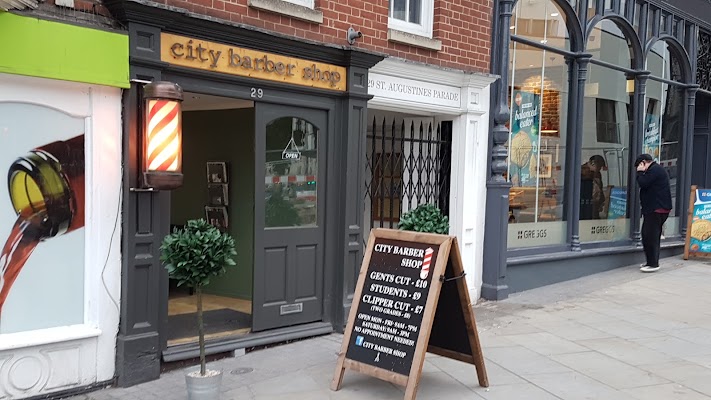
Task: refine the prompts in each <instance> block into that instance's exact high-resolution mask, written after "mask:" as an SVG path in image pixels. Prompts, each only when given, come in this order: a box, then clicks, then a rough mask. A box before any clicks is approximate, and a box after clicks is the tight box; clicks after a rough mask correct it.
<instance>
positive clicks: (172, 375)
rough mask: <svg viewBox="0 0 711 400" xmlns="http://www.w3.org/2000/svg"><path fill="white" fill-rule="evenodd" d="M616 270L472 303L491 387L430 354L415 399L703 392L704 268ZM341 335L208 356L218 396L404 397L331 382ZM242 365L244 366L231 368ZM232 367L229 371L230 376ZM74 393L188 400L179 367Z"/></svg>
mask: <svg viewBox="0 0 711 400" xmlns="http://www.w3.org/2000/svg"><path fill="white" fill-rule="evenodd" d="M661 266H662V268H661V270H660V271H659V272H657V273H654V274H642V273H640V272H639V269H638V266H636V265H634V266H629V267H624V268H618V269H614V270H611V271H607V272H603V273H599V274H595V275H592V276H588V277H583V278H580V279H576V280H572V281H568V282H562V283H558V284H555V285H550V286H547V287H544V288H538V289H533V290H529V291H526V292H522V293H515V294H512V295H511V296H510V297H509V298H508V299H506V300H504V301H499V302H487V301H481V302H479V304H477V305H475V306H474V311H475V314H476V316H477V326H478V329H479V334H480V338H481V342H482V347H483V353H484V357H485V359H486V367H487V372H488V377H489V382H490V384H491V386H490V387H488V388H482V387H480V386H479V385H478V380H477V375H476V369H475V368H474V367H473V366H472V365H469V364H464V363H461V362H458V361H454V360H450V359H447V358H443V357H440V356H435V355H431V354H428V355H427V357H426V359H425V365H424V368H423V373H422V378H421V381H420V386H419V390H418V397H417V398H418V400H439V399H472V400H587V399H591V400H617V399H619V400H656V399H659V400H676V399H685V400H700V399H706V400H711V306H709V305H710V304H711V294H710V293H711V290H709V288H711V265H710V264H707V263H705V262H703V261H700V260H692V261H683V260H681V258H679V257H674V258H668V259H665V260H663V261H662V263H661ZM342 338H343V336H342V335H339V334H332V335H327V336H322V337H317V338H311V339H308V340H303V341H298V342H295V343H290V344H285V345H280V346H275V347H271V348H268V349H264V350H258V351H254V352H250V353H247V354H245V355H241V356H238V357H234V358H226V359H222V360H219V361H215V362H213V363H211V364H210V368H217V369H221V370H223V372H224V376H223V386H222V400H278V399H285V400H287V399H288V400H301V399H304V400H307V399H308V400H322V399H323V400H354V399H368V400H371V399H383V400H387V399H402V398H403V397H404V389H403V388H401V387H398V386H396V385H393V384H390V383H388V382H383V381H380V380H377V379H374V378H370V377H368V376H364V375H360V374H357V373H355V372H352V371H346V373H345V378H344V381H343V384H342V388H341V390H339V391H337V392H333V391H331V390H330V389H329V386H330V382H331V378H332V377H333V373H334V369H335V364H336V358H337V356H336V355H337V352H338V351H339V350H340V344H341V340H342ZM244 368H247V370H246V371H248V372H246V373H237V372H240V371H244V370H240V369H244ZM233 372H235V373H233ZM70 399H71V400H185V399H187V395H186V393H185V381H184V371H182V370H177V371H171V372H168V373H164V374H163V375H162V376H161V378H160V379H158V380H155V381H152V382H148V383H145V384H141V385H137V386H134V387H131V388H108V389H104V390H101V391H96V392H91V393H86V394H82V395H78V396H74V397H71V398H70Z"/></svg>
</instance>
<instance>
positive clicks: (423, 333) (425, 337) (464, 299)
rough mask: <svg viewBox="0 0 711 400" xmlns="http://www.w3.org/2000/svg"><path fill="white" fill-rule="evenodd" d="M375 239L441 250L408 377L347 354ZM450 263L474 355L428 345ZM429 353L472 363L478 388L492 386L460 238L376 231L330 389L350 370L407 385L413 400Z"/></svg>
mask: <svg viewBox="0 0 711 400" xmlns="http://www.w3.org/2000/svg"><path fill="white" fill-rule="evenodd" d="M376 239H391V240H401V241H407V242H415V243H418V244H430V245H433V246H438V247H439V251H438V252H437V257H436V260H435V265H434V266H433V268H432V270H433V271H432V280H431V283H430V286H429V292H428V293H429V294H428V298H427V302H426V305H425V308H424V311H423V316H422V322H421V325H420V328H419V329H420V330H419V336H418V338H417V342H416V344H415V350H414V353H413V359H412V366H411V367H410V372H409V374H408V375H402V374H400V373H397V372H393V371H389V370H386V369H382V368H378V367H375V366H372V365H369V364H366V363H362V362H359V361H355V360H351V359H349V358H346V353H347V351H348V346H349V344H350V343H351V338H352V334H353V327H354V324H355V320H356V315H357V313H358V306H359V304H360V301H361V299H362V295H363V286H364V283H365V280H366V276H367V274H368V270H369V267H370V262H371V257H372V253H373V249H374V245H375V241H376ZM448 263H449V265H451V267H452V270H451V271H450V273H452V275H453V278H449V279H448V280H454V279H456V287H457V291H458V293H459V302H460V305H461V307H462V309H461V311H462V313H463V317H464V318H463V319H464V323H465V326H466V331H467V332H466V333H467V337H468V340H469V343H468V344H469V347H470V348H471V354H464V353H460V352H457V351H453V350H447V349H443V348H440V347H436V346H431V345H429V342H430V333H431V332H432V328H433V322H434V317H435V312H436V310H437V304H438V301H439V298H440V292H441V289H442V284H443V282H445V273H446V272H447V271H446V269H447V266H448ZM426 352H430V353H433V354H437V355H440V356H443V357H447V358H451V359H455V360H458V361H463V362H467V363H470V364H473V365H474V366H476V371H477V377H478V380H479V385H480V386H483V387H488V386H489V381H488V377H487V374H486V368H485V365H484V357H483V354H482V351H481V343H480V340H479V334H478V332H477V329H476V321H475V318H474V310H473V309H472V306H471V299H470V297H469V290H468V288H467V283H466V280H465V279H464V267H463V264H462V259H461V254H460V252H459V245H458V243H457V239H456V238H455V237H453V236H446V235H437V234H430V233H421V232H409V231H399V230H391V229H380V228H378V229H373V230H372V231H371V233H370V238H369V239H368V246H367V248H366V252H365V256H364V257H363V263H362V265H361V269H360V274H359V276H358V283H357V286H356V291H355V295H354V301H353V304H352V305H351V310H350V315H349V317H348V323H347V325H346V330H345V333H344V337H343V343H342V345H341V351H340V353H339V356H338V361H337V364H336V371H335V374H334V377H333V380H332V382H331V390H334V391H337V390H339V389H340V387H341V383H342V381H343V376H344V373H345V370H346V369H350V370H353V371H356V372H360V373H362V374H365V375H369V376H372V377H374V378H377V379H380V380H384V381H387V382H391V383H394V384H396V385H400V386H404V387H405V400H414V399H415V398H416V396H417V389H418V387H419V383H420V376H421V374H422V368H423V366H424V361H425V354H426Z"/></svg>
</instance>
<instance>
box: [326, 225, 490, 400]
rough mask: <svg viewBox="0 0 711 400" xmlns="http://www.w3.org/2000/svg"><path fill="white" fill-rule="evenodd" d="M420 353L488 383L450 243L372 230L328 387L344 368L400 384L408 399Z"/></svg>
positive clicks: (412, 393) (421, 235)
mask: <svg viewBox="0 0 711 400" xmlns="http://www.w3.org/2000/svg"><path fill="white" fill-rule="evenodd" d="M426 352H430V353H434V354H438V355H440V356H443V357H448V358H452V359H455V360H459V361H463V362H467V363H470V364H473V365H475V366H476V372H477V376H478V378H479V385H480V386H483V387H488V386H489V382H488V378H487V376H486V369H485V367H484V356H483V355H482V352H481V344H480V342H479V335H478V333H477V329H476V322H475V319H474V312H473V310H472V307H471V301H470V298H469V291H468V289H467V284H466V280H465V279H464V267H463V265H462V258H461V255H460V253H459V246H458V244H457V239H456V238H455V237H452V236H446V235H435V234H430V233H420V232H408V231H398V230H391V229H374V230H373V231H371V234H370V239H369V240H368V247H367V249H366V252H365V257H364V258H363V265H362V266H361V269H360V275H359V277H358V284H357V286H356V291H355V297H354V301H353V305H352V306H351V312H350V316H349V318H348V323H347V325H346V331H345V334H344V336H343V344H342V346H341V352H340V353H339V357H338V363H337V365H336V372H335V375H334V377H333V381H332V382H331V389H332V390H339V389H340V387H341V382H342V381H343V374H344V373H345V370H346V369H350V370H353V371H356V372H360V373H363V374H367V375H370V376H373V377H375V378H378V379H381V380H385V381H388V382H392V383H394V384H397V385H400V386H404V387H405V388H406V389H405V400H413V399H415V397H416V396H417V388H418V386H419V382H420V374H421V373H422V367H423V364H424V361H425V353H426Z"/></svg>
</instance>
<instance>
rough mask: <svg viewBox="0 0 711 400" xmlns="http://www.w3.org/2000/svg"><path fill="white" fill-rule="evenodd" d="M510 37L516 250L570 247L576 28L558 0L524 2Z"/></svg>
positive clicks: (510, 171)
mask: <svg viewBox="0 0 711 400" xmlns="http://www.w3.org/2000/svg"><path fill="white" fill-rule="evenodd" d="M510 31H511V33H512V41H511V44H510V48H509V51H510V55H509V60H510V64H509V78H510V79H509V84H510V86H509V87H508V94H509V105H510V110H511V116H510V123H509V129H510V133H509V141H508V155H509V157H508V168H507V179H509V181H510V182H511V184H512V188H511V191H510V195H509V229H508V246H509V248H522V247H531V246H545V245H556V244H558V245H560V244H564V243H565V242H566V240H567V238H566V232H567V228H566V226H567V225H566V221H565V219H566V218H565V215H564V210H565V207H564V206H563V190H562V189H563V182H564V178H565V159H566V138H567V133H568V132H567V125H568V122H567V116H568V114H569V108H568V106H569V104H570V103H571V101H570V100H571V99H570V97H569V96H570V91H569V87H568V86H569V82H568V81H569V74H570V73H569V66H568V63H567V62H566V58H565V56H564V53H565V52H566V51H569V50H570V49H571V43H570V37H569V32H568V26H567V24H566V18H565V14H564V13H563V11H562V10H561V9H560V8H559V7H558V5H557V4H556V3H555V2H554V1H551V0H537V1H534V2H530V1H519V2H517V3H516V6H515V8H514V12H513V15H512V17H511V26H510ZM560 50H563V51H560Z"/></svg>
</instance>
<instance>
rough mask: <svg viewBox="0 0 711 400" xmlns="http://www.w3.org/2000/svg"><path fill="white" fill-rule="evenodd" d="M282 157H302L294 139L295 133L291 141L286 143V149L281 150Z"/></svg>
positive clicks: (283, 158) (296, 158) (286, 158)
mask: <svg viewBox="0 0 711 400" xmlns="http://www.w3.org/2000/svg"><path fill="white" fill-rule="evenodd" d="M281 159H282V160H294V161H295V160H299V159H301V152H300V151H299V148H298V147H297V146H296V142H295V141H294V136H293V135H292V136H291V140H289V143H287V144H286V147H285V148H284V151H282V152H281Z"/></svg>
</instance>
